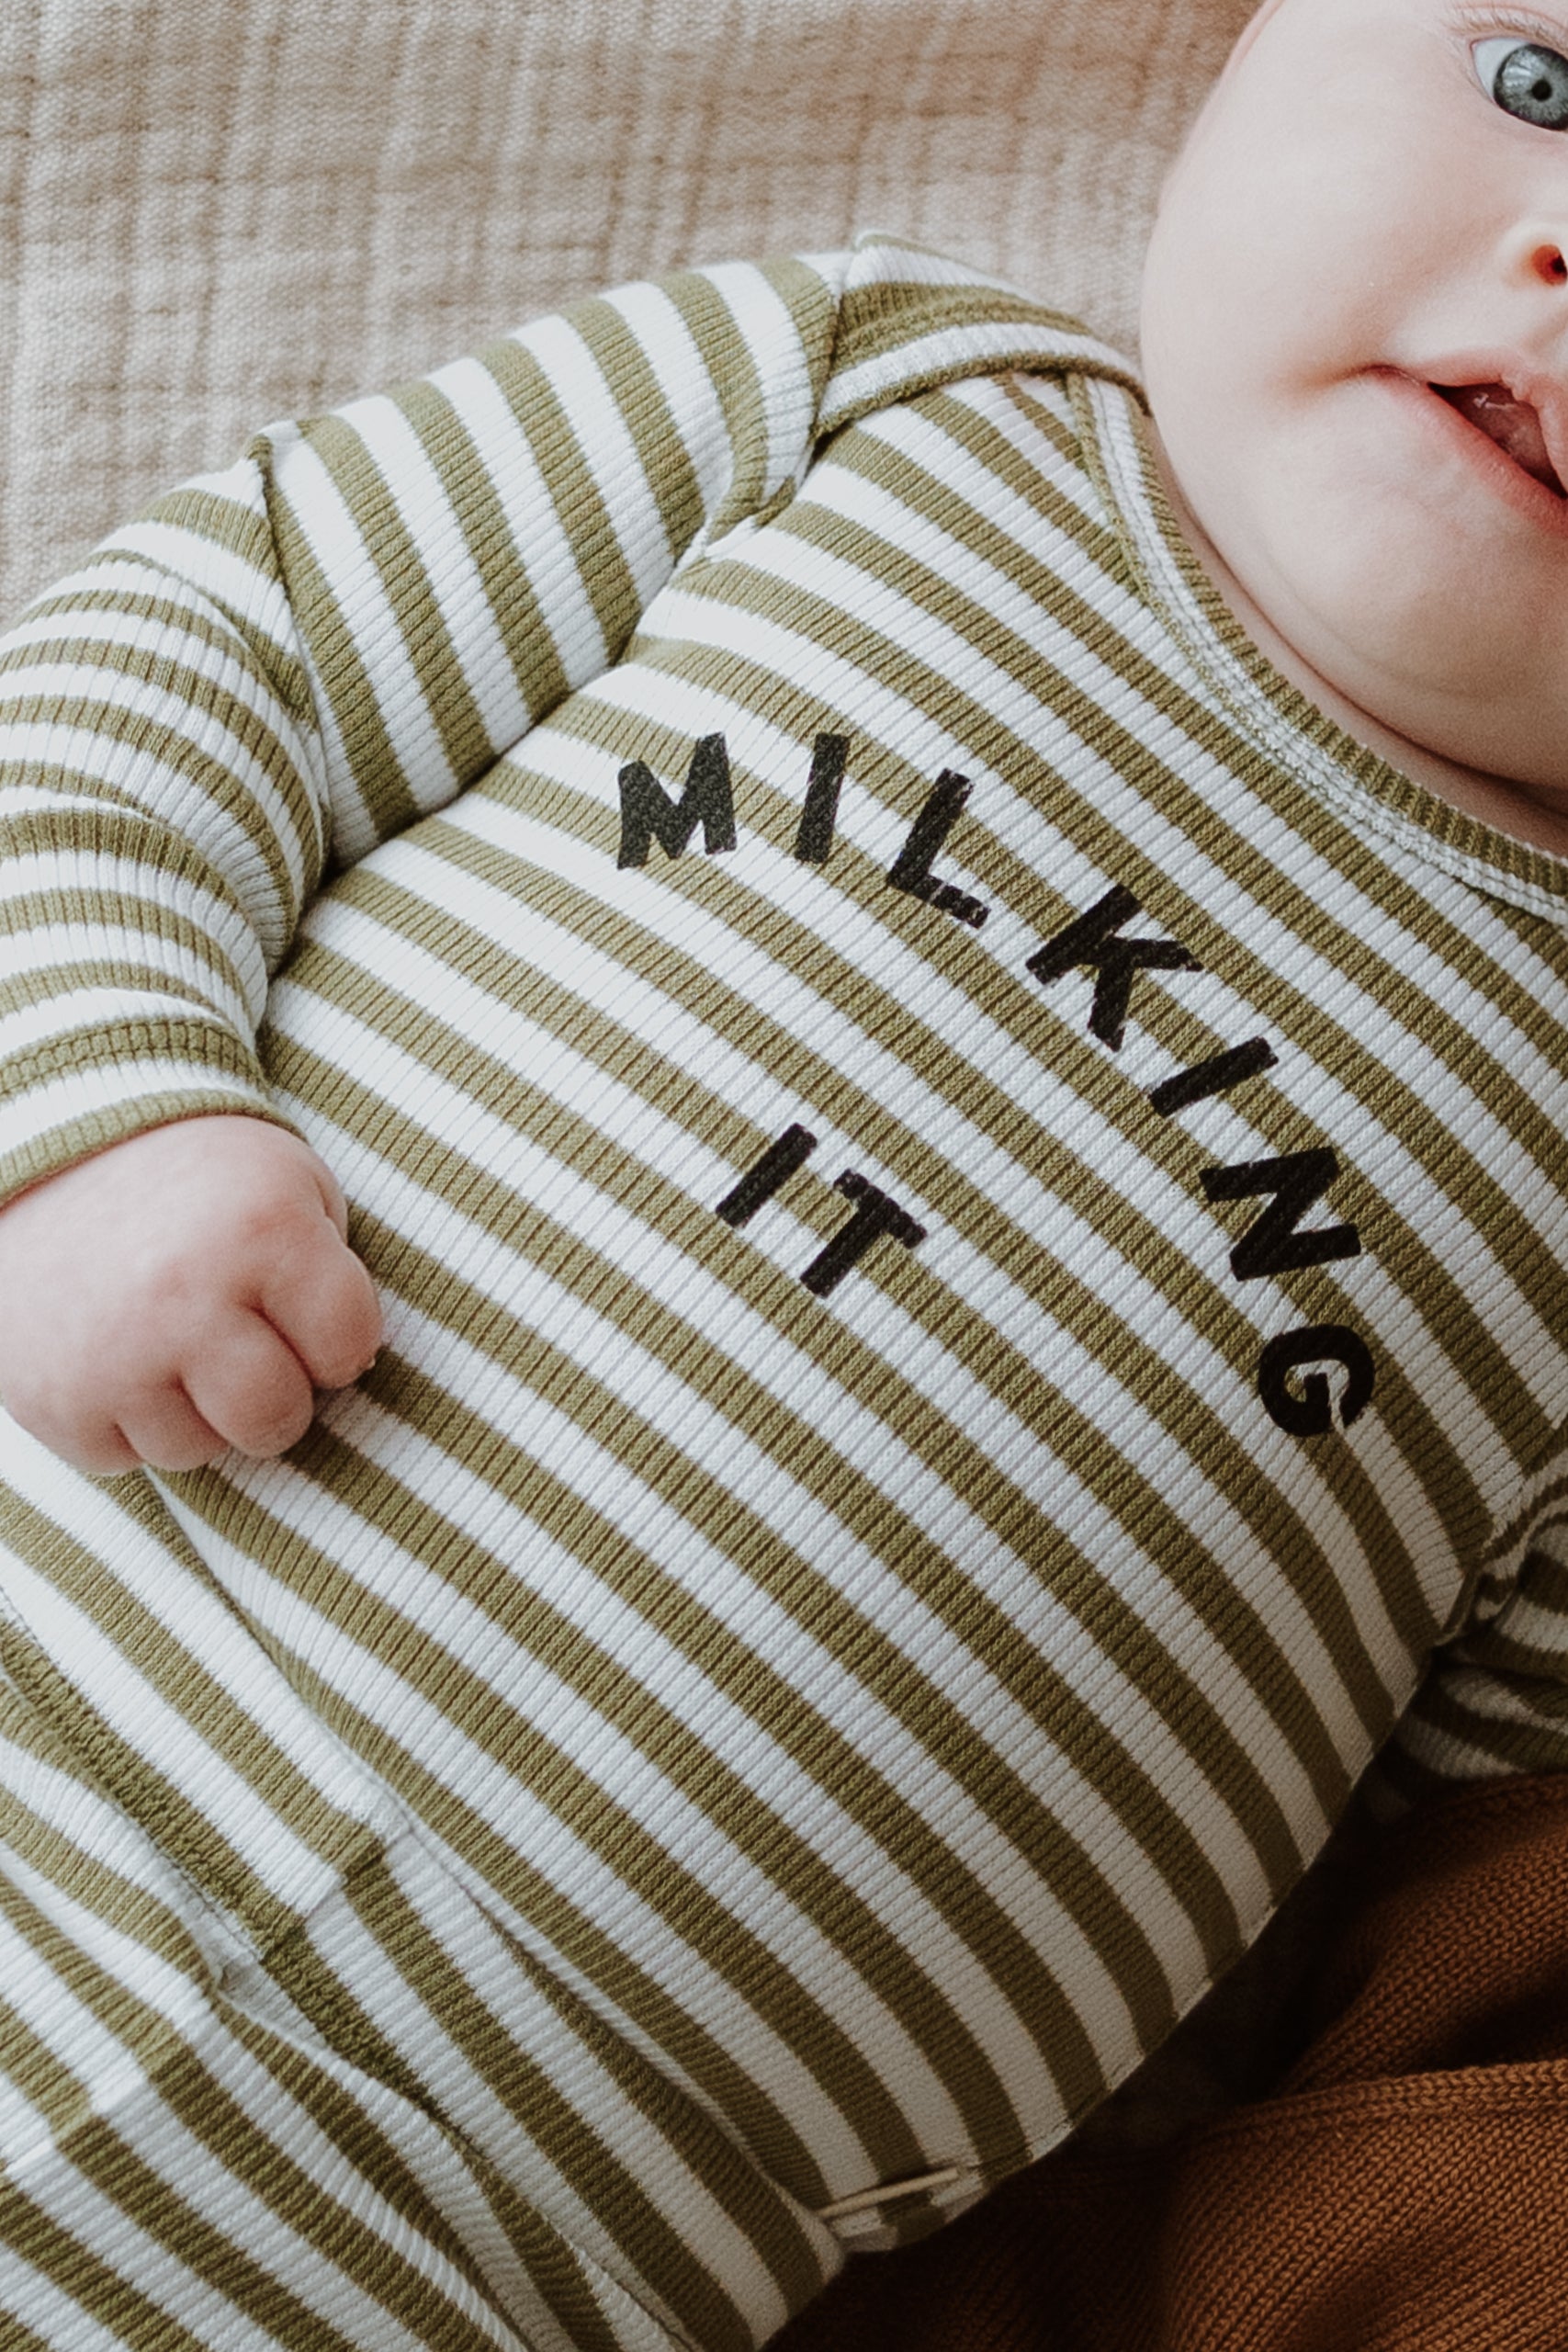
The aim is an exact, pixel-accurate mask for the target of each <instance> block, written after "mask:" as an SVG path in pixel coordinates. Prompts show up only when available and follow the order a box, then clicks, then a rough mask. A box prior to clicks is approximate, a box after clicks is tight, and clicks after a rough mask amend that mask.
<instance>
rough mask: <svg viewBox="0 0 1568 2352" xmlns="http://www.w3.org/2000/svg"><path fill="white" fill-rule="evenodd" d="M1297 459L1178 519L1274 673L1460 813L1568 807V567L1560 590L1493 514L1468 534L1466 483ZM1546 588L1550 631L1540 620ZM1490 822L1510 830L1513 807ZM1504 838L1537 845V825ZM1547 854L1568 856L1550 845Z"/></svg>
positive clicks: (1519, 825)
mask: <svg viewBox="0 0 1568 2352" xmlns="http://www.w3.org/2000/svg"><path fill="white" fill-rule="evenodd" d="M1314 457H1315V462H1314ZM1293 458H1294V461H1293V462H1292V465H1291V466H1290V467H1289V468H1288V469H1283V468H1270V467H1269V466H1268V465H1267V464H1260V465H1259V466H1258V469H1257V478H1256V480H1253V481H1249V480H1248V474H1247V469H1246V468H1237V467H1233V468H1232V469H1231V471H1230V472H1229V474H1228V475H1225V476H1224V477H1223V478H1222V491H1223V495H1222V496H1220V497H1218V498H1217V499H1216V501H1215V503H1216V504H1217V505H1218V506H1219V509H1220V511H1219V512H1218V513H1216V514H1214V515H1213V516H1212V517H1211V518H1203V517H1201V515H1199V513H1198V512H1197V510H1196V508H1195V506H1194V504H1193V503H1192V502H1191V501H1190V499H1187V498H1185V497H1180V498H1179V504H1178V511H1179V513H1181V512H1182V511H1183V509H1185V514H1184V519H1185V520H1186V521H1187V522H1188V523H1189V525H1190V526H1193V527H1191V528H1190V537H1191V539H1192V544H1193V548H1194V552H1195V553H1196V554H1197V555H1198V558H1199V560H1200V561H1201V562H1202V563H1203V564H1204V567H1205V569H1206V570H1207V571H1208V572H1209V575H1210V578H1211V579H1212V580H1213V584H1214V586H1215V588H1216V589H1217V590H1218V592H1219V594H1220V595H1221V596H1222V597H1223V598H1224V601H1225V602H1226V604H1227V605H1229V606H1230V609H1231V610H1232V612H1233V613H1234V614H1235V617H1236V619H1237V620H1238V621H1239V622H1240V624H1241V626H1242V627H1243V628H1245V629H1246V630H1247V634H1248V635H1249V636H1250V637H1251V638H1252V639H1254V641H1255V642H1256V643H1257V644H1258V646H1259V648H1260V649H1261V650H1262V651H1263V652H1264V653H1265V654H1266V655H1267V656H1268V657H1269V660H1270V661H1271V662H1272V663H1273V665H1274V667H1275V668H1276V669H1277V670H1279V671H1280V673H1281V674H1282V675H1283V676H1284V677H1286V678H1287V679H1288V680H1289V681H1290V683H1291V684H1292V685H1294V686H1295V687H1297V689H1298V690H1299V691H1300V692H1301V693H1303V695H1306V697H1307V698H1308V700H1309V701H1312V702H1314V703H1315V704H1316V705H1317V707H1319V708H1321V709H1323V710H1325V711H1326V713H1327V715H1328V716H1329V717H1330V718H1334V719H1336V720H1337V722H1338V723H1339V725H1341V726H1342V727H1344V728H1345V729H1346V730H1347V732H1348V733H1349V734H1350V735H1351V736H1352V737H1353V738H1354V739H1355V740H1356V741H1358V742H1360V743H1362V744H1365V745H1367V746H1368V747H1369V748H1371V749H1373V750H1376V751H1378V752H1382V755H1383V756H1384V757H1385V758H1387V759H1389V760H1391V761H1392V762H1393V763H1394V764H1395V765H1397V766H1401V767H1403V768H1404V769H1405V771H1406V772H1407V773H1409V774H1412V775H1417V776H1418V778H1419V780H1421V781H1423V782H1425V783H1427V785H1429V786H1431V787H1432V788H1433V789H1435V790H1438V792H1440V793H1442V794H1443V795H1444V797H1448V798H1450V799H1451V800H1455V801H1456V802H1458V803H1459V805H1461V806H1467V807H1471V808H1472V809H1475V806H1476V797H1475V795H1474V793H1473V792H1472V789H1471V784H1472V780H1473V779H1475V778H1481V779H1483V780H1484V781H1485V782H1486V784H1487V785H1489V786H1492V785H1495V786H1496V787H1497V788H1498V789H1499V790H1500V791H1501V792H1502V793H1503V794H1504V795H1505V796H1508V795H1517V794H1519V793H1523V794H1525V795H1527V796H1529V797H1531V798H1532V799H1533V798H1534V797H1536V796H1538V795H1544V796H1546V799H1547V801H1549V802H1550V801H1551V799H1553V798H1554V797H1555V796H1557V795H1558V794H1561V793H1564V792H1568V757H1565V755H1564V752H1563V746H1565V745H1568V677H1565V676H1564V674H1563V673H1564V665H1562V663H1561V662H1560V660H1558V659H1556V658H1554V656H1553V652H1552V648H1553V646H1554V645H1556V646H1561V644H1562V642H1563V639H1564V636H1565V634H1568V565H1563V564H1562V563H1561V562H1559V564H1558V565H1557V567H1556V568H1555V578H1554V580H1552V581H1551V582H1547V581H1545V580H1543V579H1541V578H1540V577H1539V576H1537V565H1536V563H1535V561H1534V560H1533V559H1532V558H1531V557H1529V553H1528V550H1527V554H1526V555H1525V556H1521V553H1520V549H1519V547H1518V545H1517V538H1516V535H1515V533H1514V532H1513V531H1512V530H1510V529H1503V530H1499V529H1497V528H1496V527H1495V526H1493V527H1487V520H1488V518H1486V516H1485V515H1484V514H1482V515H1481V516H1480V517H1479V518H1473V516H1472V522H1471V526H1470V527H1469V528H1468V529H1467V528H1466V527H1465V525H1464V515H1462V514H1461V508H1462V507H1465V506H1466V505H1467V501H1466V500H1465V499H1464V498H1462V497H1461V495H1460V494H1459V493H1460V489H1461V487H1462V486H1457V485H1450V486H1449V487H1448V488H1447V489H1445V485H1444V484H1443V482H1442V481H1441V480H1440V479H1439V477H1438V474H1437V473H1436V472H1434V473H1432V474H1431V475H1428V476H1427V477H1425V478H1423V479H1422V480H1421V481H1419V482H1418V483H1416V484H1412V482H1411V481H1408V480H1405V481H1399V480H1390V479H1388V478H1387V477H1386V476H1383V477H1382V478H1379V477H1378V476H1377V475H1376V474H1375V472H1374V471H1373V470H1372V469H1371V468H1370V467H1369V466H1368V465H1367V464H1366V463H1365V462H1362V463H1361V464H1359V466H1358V465H1351V464H1348V463H1341V458H1340V452H1339V451H1338V450H1337V449H1336V448H1334V447H1324V448H1320V449H1319V450H1317V451H1316V452H1315V453H1314V452H1313V451H1311V450H1310V449H1303V448H1302V447H1300V446H1298V447H1297V448H1296V450H1295V451H1294V453H1293ZM1167 463H1169V460H1167ZM1552 590H1554V591H1555V599H1556V602H1555V611H1556V615H1557V620H1558V626H1557V628H1555V630H1553V629H1552V628H1551V625H1550V613H1549V611H1548V610H1547V609H1545V608H1543V597H1545V596H1547V595H1549V594H1551V591H1552ZM1477 813H1482V812H1481V811H1480V810H1477ZM1485 813H1487V815H1488V819H1489V821H1493V822H1499V823H1501V822H1503V821H1504V814H1503V811H1502V808H1501V804H1498V805H1497V806H1495V807H1491V808H1489V809H1488V810H1487V811H1486V812H1485ZM1505 830H1509V831H1516V832H1519V833H1521V836H1522V837H1525V838H1531V837H1533V838H1536V839H1538V840H1540V839H1541V838H1542V836H1541V832H1540V828H1539V827H1536V826H1534V825H1533V824H1531V823H1530V822H1529V811H1528V810H1527V811H1525V812H1523V820H1522V822H1516V823H1514V824H1511V825H1505ZM1549 830H1552V829H1550V828H1549ZM1543 845H1547V846H1551V847H1552V848H1554V849H1556V850H1558V851H1559V854H1561V850H1562V847H1563V846H1565V845H1564V844H1560V843H1559V842H1557V841H1556V839H1555V835H1554V834H1553V838H1552V839H1551V841H1550V842H1545V843H1544V844H1543Z"/></svg>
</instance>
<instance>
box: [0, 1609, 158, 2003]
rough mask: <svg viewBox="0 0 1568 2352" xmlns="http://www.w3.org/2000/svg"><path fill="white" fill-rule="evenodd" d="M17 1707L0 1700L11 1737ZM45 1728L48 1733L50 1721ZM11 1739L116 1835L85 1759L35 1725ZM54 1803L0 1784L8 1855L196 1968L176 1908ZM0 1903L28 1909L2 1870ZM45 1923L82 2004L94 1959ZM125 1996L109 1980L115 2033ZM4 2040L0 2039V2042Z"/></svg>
mask: <svg viewBox="0 0 1568 2352" xmlns="http://www.w3.org/2000/svg"><path fill="white" fill-rule="evenodd" d="M7 1646H9V1645H7ZM18 1712H19V1709H18V1706H17V1701H16V1700H15V1699H10V1700H8V1701H6V1702H4V1713H5V1714H6V1718H7V1719H8V1720H7V1721H6V1724H5V1731H6V1736H7V1738H10V1737H13V1736H15V1731H16V1728H17V1726H16V1723H15V1717H16V1715H17V1713H18ZM32 1712H33V1711H32V1710H31V1709H29V1710H28V1713H29V1715H30V1714H31V1713H32ZM50 1728H51V1735H52V1726H51V1727H50ZM17 1746H18V1747H21V1748H22V1749H23V1752H24V1753H25V1754H27V1755H29V1756H31V1757H34V1758H37V1759H38V1760H39V1761H40V1762H41V1763H43V1764H45V1765H46V1766H47V1767H48V1768H49V1770H50V1771H51V1773H59V1774H62V1776H65V1777H67V1778H68V1780H69V1781H70V1784H71V1787H72V1790H73V1792H76V1791H83V1792H85V1793H86V1794H87V1795H89V1796H91V1797H95V1798H96V1799H97V1801H98V1802H97V1805H96V1807H94V1808H90V1809H86V1810H90V1811H91V1812H96V1815H97V1822H98V1825H99V1826H102V1823H103V1819H104V1816H105V1815H110V1816H111V1817H113V1818H114V1820H115V1826H116V1834H117V1835H118V1834H119V1830H120V1815H121V1814H122V1811H123V1808H121V1807H119V1806H118V1804H117V1802H116V1800H115V1798H114V1797H112V1796H111V1795H110V1794H109V1793H108V1792H107V1790H106V1789H105V1788H104V1787H102V1786H101V1785H100V1784H99V1783H97V1782H96V1781H94V1780H93V1779H92V1777H91V1775H90V1773H89V1770H88V1767H87V1764H86V1760H85V1758H80V1757H76V1756H73V1755H72V1754H71V1752H70V1750H69V1748H68V1747H66V1745H65V1743H64V1742H63V1741H62V1740H61V1739H60V1738H59V1737H57V1736H48V1737H45V1736H42V1735H41V1733H37V1732H36V1733H34V1734H33V1735H32V1736H28V1737H26V1738H25V1739H22V1740H17ZM54 1802H55V1804H56V1806H57V1808H60V1807H62V1808H63V1809H62V1811H57V1814H56V1815H52V1816H51V1815H50V1814H46V1813H43V1812H41V1811H39V1809H38V1807H37V1806H36V1805H33V1804H28V1802H27V1800H26V1799H25V1798H23V1797H20V1796H18V1795H17V1793H16V1792H15V1790H14V1789H13V1788H9V1787H6V1788H0V1805H3V1807H4V1821H5V1846H4V1850H5V1851H6V1853H7V1854H10V1855H14V1856H15V1857H16V1858H17V1861H18V1863H20V1864H22V1865H25V1867H26V1868H27V1869H28V1870H29V1871H36V1872H37V1873H38V1874H39V1877H40V1878H42V1879H43V1880H45V1881H46V1882H47V1883H49V1884H50V1885H51V1886H53V1887H55V1888H57V1889H58V1890H59V1891H60V1893H61V1894H63V1895H64V1896H66V1897H67V1898H68V1899H69V1900H70V1901H71V1902H72V1903H73V1904H78V1905H81V1907H82V1908H83V1909H84V1910H85V1911H89V1912H91V1913H92V1914H93V1916H94V1917H96V1918H98V1919H102V1920H104V1921H106V1922H107V1923H108V1924H109V1925H110V1926H112V1927H113V1928H115V1929H116V1931H117V1933H121V1934H124V1935H126V1936H128V1937H130V1939H132V1940H134V1941H135V1942H136V1943H138V1944H140V1945H141V1947H142V1949H143V1950H144V1951H149V1952H152V1953H154V1954H155V1955H156V1956H157V1957H158V1959H159V1960H161V1961H162V1962H164V1964H165V1965H166V1966H167V1967H169V1968H172V1969H176V1970H179V1971H180V1972H182V1973H184V1974H186V1975H187V1976H189V1975H193V1974H199V1973H201V1969H202V1962H201V1957H200V1954H199V1953H198V1952H197V1949H196V1947H195V1945H194V1944H193V1943H192V1941H191V1939H190V1935H189V1932H188V1930H187V1929H186V1925H185V1923H184V1921H183V1920H182V1919H181V1918H180V1917H179V1915H178V1913H177V1912H175V1911H173V1910H171V1909H170V1907H169V1905H168V1904H167V1903H166V1902H165V1901H164V1898H163V1896H162V1895H161V1894H158V1893H156V1892H155V1891H154V1890H153V1889H152V1888H150V1887H148V1886H146V1885H144V1884H143V1883H141V1881H140V1880H139V1879H136V1878H133V1877H131V1876H130V1875H128V1874H127V1873H126V1872H125V1871H118V1870H116V1869H115V1868H114V1867H113V1866H112V1865H111V1864H110V1863H108V1862H106V1861H104V1860H102V1859H101V1858H100V1856H99V1855H97V1854H96V1853H95V1852H93V1851H92V1850H91V1849H90V1847H89V1846H88V1845H87V1844H85V1843H83V1842H80V1841H79V1840H78V1839H77V1838H75V1837H73V1836H72V1835H71V1834H70V1833H69V1831H68V1830H67V1828H66V1827H65V1826H63V1823H64V1822H65V1821H68V1820H70V1819H71V1818H72V1814H73V1803H72V1801H70V1800H62V1799H60V1798H56V1799H55V1800H54ZM77 1802H79V1800H77ZM84 1826H86V1825H84ZM0 1902H9V1903H10V1904H11V1905H27V1906H28V1911H29V1912H30V1910H31V1908H32V1901H31V1897H30V1896H28V1895H26V1894H23V1893H22V1892H21V1890H20V1887H19V1886H18V1884H17V1880H16V1878H15V1877H14V1876H12V1875H11V1874H9V1873H6V1875H4V1876H3V1877H0ZM132 1922H134V1923H135V1924H134V1925H132V1924H131V1923H132ZM17 1924H18V1926H19V1928H20V1932H22V1933H23V1934H27V1933H28V1929H27V1928H26V1926H25V1925H23V1924H22V1923H21V1922H20V1920H19V1919H18V1921H17ZM45 1925H46V1928H47V1930H48V1936H49V1937H50V1938H53V1939H57V1945H56V1950H57V1957H56V1959H55V1960H54V1962H53V1963H52V1965H53V1972H54V1973H55V1974H56V1975H57V1976H60V1977H62V1979H63V1980H64V1981H65V1982H66V1983H68V1984H69V1985H71V1986H72V1987H73V1990H74V1991H75V1992H76V1994H77V1996H78V1998H80V1999H82V2000H84V2001H87V2002H89V2003H90V2002H91V1999H92V1987H93V1985H94V1984H95V1983H96V1981H97V1974H98V1972H97V1965H96V1962H89V1961H87V1960H86V1959H85V1957H84V1955H83V1954H82V1953H81V1952H80V1951H79V1950H78V1949H77V1947H76V1946H75V1945H74V1944H73V1943H71V1942H70V1941H69V1940H67V1939H65V1938H64V1937H63V1934H62V1930H61V1929H60V1928H59V1926H58V1923H57V1922H54V1921H48V1922H46V1923H45ZM133 1998H134V1996H131V1995H130V1992H129V1990H128V1988H127V1987H126V1986H124V1985H117V1986H116V2001H115V2004H114V2007H112V2008H111V2009H109V2010H106V2011H103V2012H102V2013H101V2014H102V2015H103V2016H104V2018H105V2021H106V2022H107V2023H108V2024H109V2026H110V2028H111V2030H113V2031H115V2032H117V2033H122V2032H123V2028H122V2026H121V2025H120V2024H119V2023H117V2022H116V2021H115V2020H116V2018H118V2014H119V2010H120V2008H122V2007H124V2006H125V2005H126V2004H127V2003H130V2002H132V2001H133ZM134 2005H135V2007H136V2009H137V2011H138V2013H139V2014H140V2013H141V2003H140V2002H135V2004H134ZM4 2046H5V2045H4V2043H3V2042H0V2047H4Z"/></svg>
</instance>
